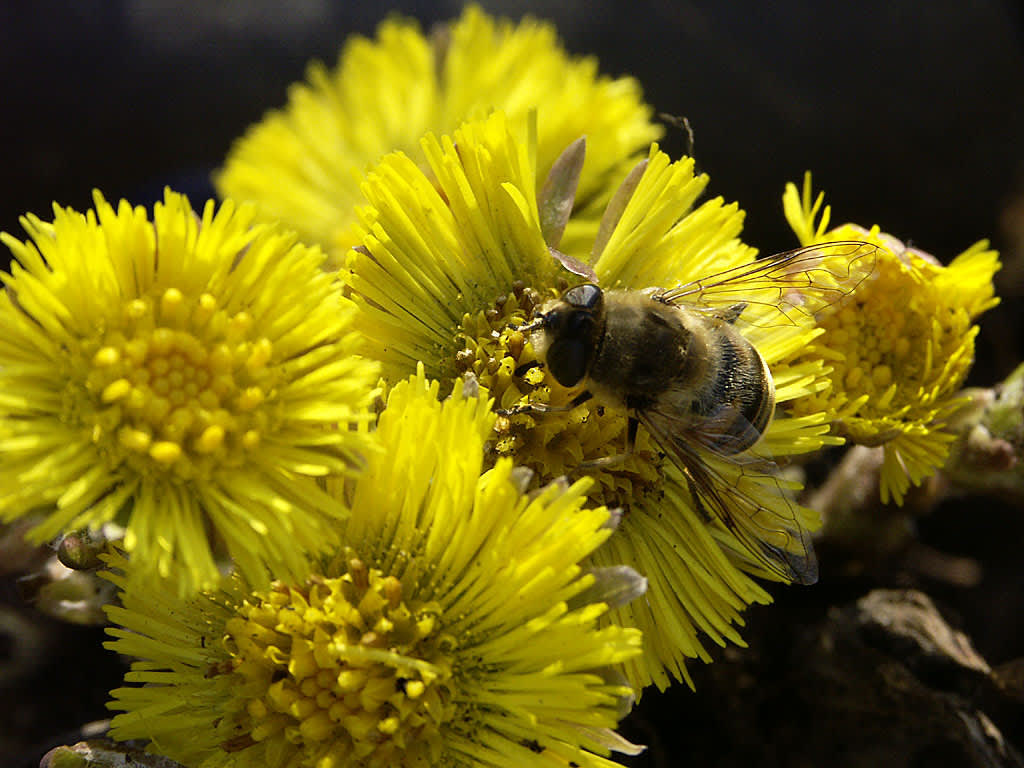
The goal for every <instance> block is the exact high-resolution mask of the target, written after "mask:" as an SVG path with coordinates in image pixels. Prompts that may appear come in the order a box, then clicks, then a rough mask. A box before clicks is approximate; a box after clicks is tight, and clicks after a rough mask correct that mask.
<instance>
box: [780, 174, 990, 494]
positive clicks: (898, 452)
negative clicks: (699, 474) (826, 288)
mask: <svg viewBox="0 0 1024 768" xmlns="http://www.w3.org/2000/svg"><path fill="white" fill-rule="evenodd" d="M823 201H824V195H823V194H819V195H818V196H817V197H816V198H814V199H813V201H812V194H811V177H810V174H807V175H806V176H805V178H804V186H803V190H802V193H801V192H798V191H797V188H796V185H795V184H788V185H787V186H786V192H785V195H784V196H783V204H784V208H785V213H786V218H787V220H788V221H789V223H790V226H791V227H792V228H793V231H794V232H795V233H796V235H797V237H798V238H799V239H800V242H801V243H803V244H805V245H806V244H811V243H826V242H832V241H836V240H849V239H857V240H865V241H868V242H871V243H874V244H876V245H878V246H879V249H878V258H877V268H876V270H875V273H874V274H873V275H872V276H871V278H870V279H869V280H867V281H866V282H865V283H864V284H863V285H861V286H860V287H859V288H858V289H857V291H856V293H855V294H853V295H851V296H849V297H848V298H847V299H846V300H845V301H843V302H840V303H838V304H836V305H835V306H834V307H832V308H830V310H829V311H828V312H825V313H823V315H822V317H821V318H820V325H821V327H822V328H823V329H825V333H824V335H822V336H821V337H819V338H818V339H816V340H815V342H814V344H813V345H812V346H811V347H810V348H809V349H808V351H807V355H808V357H820V358H824V359H826V360H828V361H829V365H830V366H831V373H830V374H829V376H828V379H829V383H830V385H829V387H828V388H827V389H823V390H822V391H821V392H819V393H818V394H817V395H816V396H814V397H811V398H806V399H804V400H802V401H801V402H800V403H799V404H797V405H796V409H797V410H801V409H803V410H807V411H822V410H824V411H827V412H829V413H831V414H833V415H834V419H835V423H836V426H837V430H838V431H839V432H840V433H841V434H843V435H844V436H846V437H848V438H849V439H850V440H851V441H853V442H855V443H860V444H862V445H884V451H885V458H884V461H883V465H882V473H881V496H882V501H888V500H889V498H890V497H891V498H892V499H893V500H894V501H895V502H896V503H897V504H901V503H902V502H903V498H904V496H905V494H906V492H907V490H908V489H909V488H910V484H911V483H913V484H914V485H919V484H920V483H921V482H922V481H923V480H924V479H925V478H927V477H929V476H930V475H932V474H934V473H935V471H936V470H937V469H938V468H940V467H941V466H942V465H943V463H945V460H946V457H947V455H948V453H949V446H950V443H951V442H952V441H953V440H954V439H955V436H954V435H953V434H951V433H949V432H945V431H943V427H944V426H945V424H946V422H947V421H948V419H949V418H950V416H951V415H952V414H953V413H954V412H955V411H956V410H957V409H959V408H960V407H961V406H962V405H964V404H965V402H966V400H965V399H964V398H963V397H959V396H958V395H957V392H958V390H959V389H960V387H961V386H962V384H963V382H964V379H965V378H966V376H967V372H968V371H969V370H970V367H971V364H972V363H973V362H974V338H975V336H977V334H978V326H977V325H974V324H973V321H974V320H975V318H977V317H978V316H979V315H980V314H981V313H982V312H985V311H986V310H988V309H991V308H992V307H994V306H996V305H997V304H998V303H999V299H998V298H997V297H996V296H995V289H994V287H993V284H992V277H993V275H994V274H995V273H996V271H997V270H998V269H999V257H998V254H997V253H996V252H995V251H993V250H991V249H990V248H989V247H988V241H987V240H982V241H979V242H977V243H975V244H974V245H972V246H971V247H970V248H968V249H967V250H966V251H964V252H963V253H961V254H960V255H959V256H957V257H956V258H955V259H954V260H953V261H952V262H951V263H950V264H949V266H948V267H944V266H942V265H941V264H940V263H939V262H938V261H937V260H936V259H935V258H934V257H933V256H931V255H930V254H927V253H924V252H923V251H919V250H916V249H913V248H908V247H906V246H905V245H904V244H903V243H901V242H900V241H899V240H897V239H896V238H894V237H892V236H890V235H887V234H885V233H883V232H881V231H880V230H879V228H878V227H877V226H875V227H872V228H871V229H870V230H865V229H863V228H862V227H858V226H855V225H853V224H844V225H842V226H839V227H836V228H834V229H831V230H830V229H829V228H828V227H829V219H830V216H831V211H830V209H829V207H828V206H825V207H824V209H822V203H823ZM819 213H820V218H819Z"/></svg>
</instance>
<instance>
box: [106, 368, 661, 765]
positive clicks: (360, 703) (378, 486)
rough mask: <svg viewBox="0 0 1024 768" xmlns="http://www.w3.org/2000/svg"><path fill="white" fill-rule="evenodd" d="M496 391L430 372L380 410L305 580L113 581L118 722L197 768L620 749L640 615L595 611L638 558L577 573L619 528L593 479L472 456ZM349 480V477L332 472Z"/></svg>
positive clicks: (632, 583) (459, 759) (468, 759)
mask: <svg viewBox="0 0 1024 768" xmlns="http://www.w3.org/2000/svg"><path fill="white" fill-rule="evenodd" d="M493 418H494V417H493V416H492V415H491V413H490V412H489V404H488V403H487V402H486V401H485V400H482V399H477V398H463V397H457V398H449V399H448V400H446V401H445V402H444V403H441V402H439V401H438V387H437V384H436V383H434V384H428V382H427V381H426V379H425V378H424V376H423V375H422V370H421V372H420V373H419V374H418V375H417V376H415V377H413V378H412V380H411V381H405V382H401V383H399V384H398V385H397V386H396V387H395V388H394V389H393V390H392V392H391V395H390V397H389V400H388V405H387V408H386V410H385V411H384V413H383V414H382V416H381V419H380V424H379V429H378V431H377V433H376V434H377V436H378V438H379V441H380V443H381V445H382V450H381V451H380V452H379V453H376V454H374V455H373V457H372V458H371V459H370V461H369V464H368V467H367V469H366V472H365V473H364V474H362V475H361V476H360V478H359V479H358V480H357V481H356V482H355V483H354V485H352V486H347V495H348V497H349V498H348V502H349V503H350V504H351V509H352V511H351V515H350V516H349V518H348V519H347V520H346V521H345V522H344V523H342V524H341V535H342V540H343V543H344V547H343V548H342V549H339V551H338V552H337V554H336V555H334V556H332V557H330V558H328V559H326V560H324V561H322V562H313V563H311V564H310V565H309V571H308V574H307V575H306V576H305V577H304V578H303V579H301V580H298V581H275V582H274V583H273V584H272V585H271V586H270V587H269V589H268V588H262V589H253V588H252V587H251V586H250V585H249V584H247V583H246V582H245V581H244V580H242V579H240V578H233V579H225V581H224V582H223V584H222V586H221V587H220V588H219V589H217V590H213V591H210V592H208V593H204V594H201V595H198V596H196V597H193V598H185V599H183V598H180V597H178V596H177V595H176V594H174V593H173V592H170V591H168V590H165V589H157V590H149V591H138V590H135V589H134V584H135V583H134V582H133V581H132V580H131V579H130V578H128V577H126V576H125V575H124V574H123V573H122V571H123V570H124V563H123V562H122V561H120V560H118V559H113V560H112V561H111V564H112V565H113V566H114V568H115V572H114V573H110V574H106V575H107V577H108V578H110V579H112V580H113V581H115V582H116V583H117V584H118V585H119V586H120V587H121V588H122V590H123V592H122V595H123V606H124V607H123V608H122V607H109V608H108V609H107V610H108V613H109V616H110V618H111V619H112V620H113V621H114V622H116V623H117V624H119V625H120V626H121V627H122V628H112V629H110V630H108V631H109V632H110V634H111V635H113V636H114V637H116V638H117V639H116V640H115V641H112V642H109V643H108V644H107V647H109V648H111V649H112V650H115V651H119V652H121V653H126V654H129V655H132V656H136V657H139V659H140V660H139V661H138V662H136V663H135V665H134V666H133V668H132V671H131V672H130V673H129V674H128V676H127V678H126V679H127V681H128V682H130V683H136V684H140V685H137V686H131V687H124V688H119V689H117V690H115V691H113V697H114V700H113V701H112V702H111V704H110V706H111V708H113V709H115V710H120V711H122V712H123V714H119V715H117V716H116V717H115V718H114V719H113V722H112V725H111V733H112V734H113V735H114V737H115V738H118V739H133V738H143V739H148V740H150V742H151V744H150V748H151V749H153V750H155V751H157V752H160V753H161V754H164V755H166V756H168V757H171V758H173V759H176V760H179V761H181V762H184V763H185V764H187V765H190V766H194V767H195V768H200V767H202V768H207V767H209V766H253V767H254V768H255V767H256V766H259V767H260V768H262V767H263V766H268V767H269V768H275V767H277V766H282V767H283V766H296V767H297V766H303V767H305V766H309V767H310V768H329V767H331V766H334V767H339V766H363V767H364V768H371V767H374V766H380V767H381V768H384V767H388V766H432V765H467V766H468V765H492V766H498V765H503V766H529V765H538V766H540V765H562V766H570V765H576V766H611V765H614V763H612V762H611V761H609V760H607V759H604V758H602V757H600V756H599V755H597V754H594V752H602V753H607V751H608V749H609V748H617V749H619V750H620V751H628V752H632V753H635V752H636V751H637V749H636V748H635V747H634V746H633V745H631V744H629V743H628V742H626V741H625V740H623V739H621V737H619V736H618V735H617V734H615V732H614V731H612V730H610V729H611V728H612V727H614V726H615V724H616V722H617V721H618V719H619V718H620V717H621V716H622V715H623V714H624V713H623V712H622V708H623V707H624V708H625V709H626V710H627V711H628V706H629V704H630V701H631V692H630V689H629V688H628V686H626V685H625V684H624V683H622V682H617V681H616V679H615V675H614V673H613V672H612V671H611V669H610V667H611V666H613V665H615V664H617V663H620V662H622V661H623V660H625V659H628V658H630V657H632V656H635V655H636V654H637V653H639V651H640V642H641V637H640V633H639V632H637V631H636V630H631V629H623V628H620V627H605V628H603V629H602V628H598V627H597V623H596V622H597V619H598V617H600V616H601V615H602V614H603V613H605V612H606V610H607V605H606V603H607V602H611V601H613V600H621V599H627V600H628V599H631V598H632V597H633V596H635V595H637V594H639V593H640V592H642V590H643V579H641V578H640V577H639V576H637V575H636V574H635V573H633V572H631V571H629V570H628V569H621V568H620V569H614V570H609V571H590V572H588V571H585V570H584V569H583V568H581V566H580V565H579V561H580V560H581V559H582V558H585V557H586V556H587V555H588V554H589V553H591V552H592V551H593V550H594V549H595V548H596V547H598V546H599V545H600V544H601V542H602V541H604V540H605V539H606V538H607V537H608V535H609V533H610V532H611V531H610V529H609V526H608V512H607V510H606V509H603V508H598V509H583V508H582V507H583V502H584V499H585V495H584V490H585V486H586V481H581V482H578V483H576V484H574V485H573V486H571V487H569V486H566V485H564V484H562V485H559V484H552V485H549V486H547V487H546V488H544V489H543V490H541V491H539V492H538V493H536V494H532V495H529V496H527V495H524V493H523V489H522V486H523V475H522V470H520V469H516V468H514V467H513V465H512V462H511V461H509V460H503V461H500V462H498V463H497V464H496V465H495V466H494V468H493V469H491V470H490V471H487V472H484V473H483V474H481V472H482V470H483V455H484V441H485V440H486V439H487V437H488V434H489V433H490V431H491V424H492V422H493ZM339 485H340V484H339Z"/></svg>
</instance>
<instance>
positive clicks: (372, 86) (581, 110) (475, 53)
mask: <svg viewBox="0 0 1024 768" xmlns="http://www.w3.org/2000/svg"><path fill="white" fill-rule="evenodd" d="M492 109H502V110H504V111H505V112H506V113H507V114H508V115H509V119H510V120H511V121H512V122H513V123H515V124H516V125H517V126H519V127H520V128H524V127H525V125H526V120H527V115H528V114H529V113H530V112H531V111H532V110H536V111H537V113H538V118H537V148H538V150H537V151H538V162H539V166H540V170H541V173H543V174H546V173H547V170H548V169H549V168H550V167H551V164H552V163H553V162H554V160H555V158H556V157H557V156H558V154H559V153H560V152H561V151H562V150H563V149H564V148H565V146H566V145H568V144H569V142H571V141H573V140H575V139H577V138H578V137H579V136H582V135H584V134H586V135H587V141H588V143H589V147H590V153H589V155H590V156H589V160H588V162H587V165H586V167H585V168H584V169H583V174H582V176H581V177H580V180H579V198H578V200H579V201H578V203H577V206H576V215H575V216H574V219H573V221H572V222H570V225H569V227H568V229H567V231H566V235H565V240H564V242H563V248H565V249H569V250H571V249H572V248H573V247H574V244H576V243H584V242H587V241H589V240H592V239H593V236H594V231H595V228H596V226H597V221H598V218H599V217H600V212H601V209H602V208H603V207H604V204H605V202H606V201H607V197H608V195H609V194H610V193H611V188H610V186H609V185H610V183H611V181H610V180H611V179H614V178H615V177H617V176H620V175H621V173H622V170H623V169H624V168H629V167H630V166H631V165H632V164H633V163H634V162H635V160H636V155H637V153H638V152H641V151H642V150H643V149H644V148H646V147H647V145H648V144H650V142H651V141H653V140H654V139H656V138H658V136H659V135H660V133H661V128H660V126H658V125H655V124H654V123H652V122H651V112H652V110H651V108H650V107H649V106H647V105H646V104H644V103H643V101H642V97H641V92H640V86H639V84H638V83H637V82H636V81H635V80H633V79H632V78H628V77H623V78H614V79H613V78H609V77H604V76H601V75H599V74H598V67H597V62H596V60H595V59H594V58H592V57H578V56H570V55H569V54H568V53H567V52H566V51H565V50H564V49H563V48H562V47H561V45H560V44H559V42H558V39H557V35H556V33H555V30H554V28H553V27H552V26H551V25H550V24H546V23H542V22H538V21H536V20H533V19H529V18H527V19H524V20H523V21H521V22H519V23H513V22H510V21H507V20H495V19H493V18H491V17H490V16H488V15H487V14H485V13H484V12H483V11H481V10H480V9H479V8H478V7H477V6H475V5H470V6H468V7H467V8H466V9H465V11H464V12H463V14H462V16H461V17H460V18H458V19H457V20H455V21H454V22H453V23H451V25H450V26H448V27H444V28H441V29H439V30H438V31H437V32H436V33H435V34H433V35H432V36H430V37H427V36H425V35H424V34H423V33H422V32H420V30H419V28H418V26H417V25H416V23H415V22H413V21H408V20H400V19H391V20H388V21H385V22H384V23H383V24H381V26H380V28H379V29H378V32H377V37H376V39H375V40H368V39H365V38H362V37H355V38H353V39H351V40H349V41H348V43H347V44H346V45H345V47H344V49H343V51H342V54H341V58H340V61H339V63H338V66H337V68H335V69H333V70H330V71H328V70H327V69H326V68H325V67H324V66H323V65H321V64H319V63H314V64H312V65H311V66H310V69H309V72H308V82H307V83H303V84H296V85H295V86H293V87H292V89H291V91H290V93H289V101H288V105H287V106H286V107H285V108H284V109H283V110H280V111H275V112H271V113H270V114H269V115H267V116H266V117H265V118H264V119H263V120H262V121H261V122H260V123H258V124H256V125H254V126H253V127H251V128H250V129H249V131H248V132H247V133H246V135H245V136H244V137H242V138H241V139H239V140H238V141H237V142H236V144H235V146H234V147H233V149H232V150H231V153H230V154H229V156H228V158H227V160H226V162H225V165H224V168H223V170H222V171H221V172H220V174H219V175H218V176H217V178H216V184H217V188H218V190H219V191H220V193H221V194H222V195H224V196H226V197H232V198H234V199H236V200H251V201H253V202H255V203H256V204H257V205H258V206H259V210H260V213H261V215H262V216H264V217H266V218H272V219H279V220H280V221H282V222H284V223H285V224H286V225H287V226H288V227H290V228H292V229H295V230H296V231H297V232H299V234H300V236H301V237H302V238H303V239H304V240H306V241H307V242H310V243H319V244H320V245H321V246H323V247H324V248H325V250H327V252H328V254H329V256H330V257H331V258H332V260H334V261H335V263H336V264H341V263H343V262H344V258H345V252H346V251H347V250H348V249H349V248H350V247H351V246H352V245H354V244H355V243H356V237H357V226H356V214H355V205H356V204H357V203H359V202H361V201H362V197H361V195H360V193H359V183H360V180H361V179H362V177H363V174H364V173H365V172H366V170H367V169H368V168H369V167H371V166H372V165H373V164H375V163H377V162H378V161H379V160H380V159H381V158H382V157H383V156H384V155H385V154H386V153H387V152H390V151H392V150H396V149H400V150H404V151H406V152H408V153H409V154H410V155H411V156H412V157H413V158H414V159H415V160H416V161H417V162H418V163H420V165H421V166H423V167H426V164H425V161H424V158H423V157H422V155H420V154H419V149H418V148H419V144H418V142H419V139H420V137H421V136H423V135H424V134H425V133H427V132H428V131H437V132H450V131H451V130H453V129H454V128H456V127H458V125H459V124H460V123H461V122H463V121H464V120H467V119H470V118H474V117H476V118H479V117H483V116H485V115H486V114H487V113H488V112H489V111H490V110H492ZM541 178H543V176H542V177H541Z"/></svg>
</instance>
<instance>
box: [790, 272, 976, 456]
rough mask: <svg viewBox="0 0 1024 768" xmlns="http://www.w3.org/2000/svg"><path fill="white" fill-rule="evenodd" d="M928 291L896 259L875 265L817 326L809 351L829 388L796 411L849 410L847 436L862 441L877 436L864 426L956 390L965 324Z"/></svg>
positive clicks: (963, 361) (963, 366) (961, 314)
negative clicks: (824, 362)
mask: <svg viewBox="0 0 1024 768" xmlns="http://www.w3.org/2000/svg"><path fill="white" fill-rule="evenodd" d="M928 288H929V285H928V282H927V277H921V276H918V275H916V274H914V272H913V269H912V268H908V267H905V266H903V265H902V264H901V263H900V261H899V260H898V259H897V258H895V257H892V258H885V259H879V262H878V270H877V273H876V274H875V275H874V276H873V277H872V279H871V281H870V282H869V283H867V284H866V285H865V286H863V287H862V288H861V289H860V290H858V292H857V293H856V294H855V295H854V296H851V297H849V298H848V299H847V301H846V302H845V304H844V306H842V307H840V308H839V309H838V311H834V312H832V313H830V314H829V315H827V316H826V317H824V318H822V319H821V321H820V325H821V327H822V328H824V329H825V334H824V335H823V336H821V337H820V339H819V340H818V341H817V342H816V344H815V347H814V349H820V350H823V352H824V353H825V354H826V356H827V359H828V362H829V365H831V366H832V373H831V374H830V379H831V380H832V384H833V386H832V389H831V391H826V392H824V393H822V394H821V395H820V396H818V397H815V398H804V399H803V400H801V401H799V402H798V403H797V404H796V405H797V409H798V410H801V409H805V410H807V411H808V412H812V411H814V410H816V409H819V410H820V409H823V408H826V407H827V406H828V405H831V406H832V407H836V408H838V409H839V410H840V412H842V409H843V407H844V406H848V407H851V410H852V413H848V414H844V424H845V429H846V431H847V432H849V434H850V436H851V437H852V438H853V439H855V440H866V439H869V438H871V437H872V436H873V435H874V434H875V432H876V431H877V430H876V428H874V427H871V426H870V425H868V424H867V423H866V422H865V420H869V421H870V420H876V419H879V418H899V417H900V416H902V415H903V414H904V413H906V412H908V411H915V410H920V409H921V408H928V407H931V405H932V404H934V403H935V402H936V401H937V400H939V399H941V398H942V397H945V396H947V395H948V394H949V393H950V392H951V391H953V390H954V389H955V388H956V387H958V386H959V385H960V383H961V382H962V380H963V378H964V376H965V375H966V373H967V369H968V368H969V366H970V363H971V355H970V354H964V353H963V350H962V349H960V347H962V345H963V339H964V336H965V334H966V333H967V332H968V329H969V327H970V322H971V321H970V317H969V316H968V314H967V313H966V311H964V310H962V309H959V310H954V309H952V308H949V307H943V306H941V302H940V301H939V297H937V296H936V295H935V294H934V292H933V291H929V290H928ZM813 353H814V352H813V351H812V354H813ZM836 401H838V402H836ZM853 406H855V407H853ZM865 430H866V431H865Z"/></svg>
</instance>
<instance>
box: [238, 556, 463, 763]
mask: <svg viewBox="0 0 1024 768" xmlns="http://www.w3.org/2000/svg"><path fill="white" fill-rule="evenodd" d="M351 555H352V553H351V552H350V551H349V552H346V557H348V560H347V573H345V575H343V576H341V577H339V578H313V579H310V580H309V581H308V582H307V583H306V584H305V585H303V586H301V587H291V586H285V585H283V584H281V583H277V584H275V585H274V586H273V587H271V589H270V590H269V591H268V592H266V593H257V594H256V595H254V596H252V597H251V598H250V600H249V601H246V602H245V603H244V604H243V605H242V606H241V607H240V608H239V609H238V614H239V615H238V616H236V617H234V618H232V619H230V620H229V621H228V622H227V625H226V637H225V641H224V642H225V647H226V649H227V650H228V653H229V654H230V655H231V658H232V664H233V666H234V670H233V671H234V673H235V674H236V675H240V676H241V677H242V678H243V682H242V684H241V685H239V686H238V694H237V697H238V701H237V704H238V711H237V713H236V715H235V717H236V720H237V724H238V726H239V727H240V730H241V731H242V735H241V736H240V737H238V738H235V739H232V740H231V742H229V743H226V744H224V745H222V746H223V747H224V749H226V750H228V751H235V750H240V749H244V748H246V747H248V746H252V745H253V744H256V743H260V742H267V749H268V751H269V750H272V749H283V750H286V751H292V752H296V753H297V752H298V751H301V752H302V753H303V754H302V756H301V757H299V759H298V760H295V761H294V762H291V761H288V760H282V761H278V762H279V764H282V765H283V764H286V763H287V764H289V765H292V764H295V765H303V766H306V765H310V766H318V765H324V766H326V765H338V766H342V765H360V766H391V765H398V764H412V763H416V764H419V763H418V762H417V760H419V761H424V764H430V763H433V762H434V761H436V760H437V759H438V757H439V755H440V752H441V745H442V741H441V733H440V727H441V726H442V725H443V724H444V723H445V722H446V721H447V720H449V719H450V718H451V717H452V715H453V712H454V705H453V704H452V699H453V694H452V690H451V688H450V685H451V678H452V672H451V652H452V651H453V650H454V648H455V640H454V638H452V637H451V636H450V635H447V634H445V633H443V632H442V631H441V629H440V623H439V621H438V614H439V613H440V608H439V607H438V606H437V605H434V604H431V603H423V602H421V601H415V600H411V601H410V600H407V599H405V597H404V595H403V587H402V583H401V582H400V581H399V580H398V579H397V578H395V577H393V576H385V575H383V574H382V573H381V572H380V571H378V570H371V569H368V568H367V567H366V565H365V564H364V563H363V562H362V561H360V560H359V559H357V558H355V557H354V556H351ZM272 742H275V743H274V745H273V746H272ZM296 757H298V755H297V754H296Z"/></svg>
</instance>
